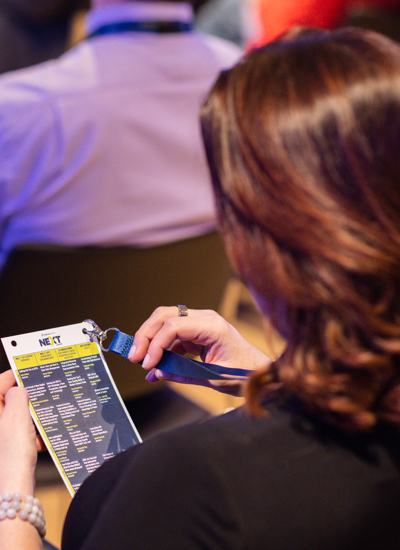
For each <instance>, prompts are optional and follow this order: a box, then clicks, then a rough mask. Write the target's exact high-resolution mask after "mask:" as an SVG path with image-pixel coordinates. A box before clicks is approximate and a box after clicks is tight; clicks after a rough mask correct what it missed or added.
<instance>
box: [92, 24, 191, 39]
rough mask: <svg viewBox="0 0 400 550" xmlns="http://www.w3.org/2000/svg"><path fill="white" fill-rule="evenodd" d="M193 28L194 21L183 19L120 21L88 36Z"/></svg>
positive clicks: (183, 30)
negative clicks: (187, 21) (185, 21)
mask: <svg viewBox="0 0 400 550" xmlns="http://www.w3.org/2000/svg"><path fill="white" fill-rule="evenodd" d="M192 30H193V25H192V23H184V22H182V21H120V22H119V23H110V24H108V25H104V26H102V27H99V28H98V29H96V30H95V31H93V32H92V33H90V34H89V35H88V36H87V38H94V37H96V36H104V35H107V34H121V33H125V32H153V33H157V34H173V33H180V32H190V31H192Z"/></svg>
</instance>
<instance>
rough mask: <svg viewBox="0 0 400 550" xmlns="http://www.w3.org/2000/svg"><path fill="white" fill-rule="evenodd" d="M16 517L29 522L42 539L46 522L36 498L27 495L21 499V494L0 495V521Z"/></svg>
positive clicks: (40, 504) (7, 493) (6, 493)
mask: <svg viewBox="0 0 400 550" xmlns="http://www.w3.org/2000/svg"><path fill="white" fill-rule="evenodd" d="M17 515H18V517H19V518H20V519H22V520H24V521H29V523H31V524H32V525H33V526H34V527H36V529H37V530H38V531H39V535H40V536H41V537H42V538H43V537H44V536H45V535H46V521H45V519H44V513H43V506H42V503H41V502H40V500H39V499H38V498H35V497H34V496H32V495H28V496H26V497H25V498H22V495H21V493H14V494H13V495H12V494H11V493H9V492H5V493H3V494H0V521H2V520H3V519H14V518H16V517H17Z"/></svg>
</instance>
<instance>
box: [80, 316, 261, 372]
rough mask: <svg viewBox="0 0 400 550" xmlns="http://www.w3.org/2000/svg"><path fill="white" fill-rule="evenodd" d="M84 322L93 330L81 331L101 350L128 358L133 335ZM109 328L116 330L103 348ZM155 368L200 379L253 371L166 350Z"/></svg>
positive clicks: (88, 320)
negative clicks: (199, 359)
mask: <svg viewBox="0 0 400 550" xmlns="http://www.w3.org/2000/svg"><path fill="white" fill-rule="evenodd" d="M86 322H87V323H90V324H91V325H92V326H93V330H87V329H83V331H84V332H85V334H88V335H89V336H90V337H95V338H97V339H98V340H99V341H100V346H101V349H102V350H103V351H112V352H114V353H117V354H118V355H121V356H122V357H125V358H128V356H129V352H130V350H131V348H132V346H133V342H134V338H133V336H129V335H128V334H125V333H124V332H121V331H120V330H119V329H117V328H109V329H107V330H105V331H102V330H101V329H100V328H99V327H98V325H96V323H95V322H94V321H91V320H90V319H87V320H86ZM110 330H113V331H114V330H115V331H116V332H115V335H114V338H113V339H112V341H111V344H110V346H109V347H108V348H105V347H104V346H103V341H104V340H105V339H106V338H107V333H108V332H109V331H110ZM157 369H160V370H162V371H164V372H169V373H170V374H176V375H179V376H187V377H188V378H197V379H201V380H244V379H245V378H247V377H248V376H249V375H250V374H251V373H252V372H253V371H251V370H247V369H236V368H229V367H222V366H221V365H212V364H210V363H203V362H201V361H196V360H195V359H189V357H184V356H183V355H179V354H177V353H174V352H173V351H167V350H166V351H164V354H163V356H162V358H161V361H160V362H159V363H158V365H157Z"/></svg>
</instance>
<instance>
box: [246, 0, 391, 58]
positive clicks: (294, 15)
mask: <svg viewBox="0 0 400 550" xmlns="http://www.w3.org/2000/svg"><path fill="white" fill-rule="evenodd" d="M360 4H362V5H370V6H383V7H387V8H392V7H393V8H394V7H398V6H399V1H398V0H363V2H360V1H355V0H278V1H277V0H255V3H254V5H253V10H254V17H255V20H256V26H257V27H258V29H257V32H256V36H255V37H254V39H253V40H252V41H251V44H250V45H249V48H251V47H256V46H261V45H262V44H266V43H267V42H271V41H272V40H274V39H275V38H277V37H278V36H279V35H280V34H282V33H283V32H285V31H287V30H289V29H291V28H292V27H296V26H299V25H300V26H308V27H318V28H323V29H332V28H335V27H337V26H338V25H340V23H341V22H342V20H343V19H344V18H345V15H346V13H347V10H348V9H350V8H351V7H354V6H357V5H360Z"/></svg>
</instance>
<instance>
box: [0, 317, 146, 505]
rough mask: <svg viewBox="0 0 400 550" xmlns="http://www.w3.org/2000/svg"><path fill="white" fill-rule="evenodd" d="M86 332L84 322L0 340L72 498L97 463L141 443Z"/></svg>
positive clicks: (95, 344) (97, 345)
mask: <svg viewBox="0 0 400 550" xmlns="http://www.w3.org/2000/svg"><path fill="white" fill-rule="evenodd" d="M91 328H92V325H91V323H90V322H87V321H85V322H83V323H78V324H75V325H69V326H64V327H59V328H54V329H49V330H44V331H38V332H31V333H28V334H21V335H19V336H10V337H7V338H2V339H1V341H2V343H3V346H4V349H5V351H6V354H7V357H8V360H9V362H10V365H11V368H12V369H13V371H14V374H15V377H16V379H17V382H18V385H20V386H23V387H25V388H26V389H27V391H28V394H29V399H30V409H31V413H32V416H33V419H34V421H35V424H36V426H37V429H38V431H39V433H40V434H41V436H42V438H43V441H44V442H45V444H46V446H47V449H48V451H49V453H50V455H51V457H52V458H53V460H54V463H55V465H56V466H57V468H58V470H59V472H60V474H61V477H62V479H63V481H64V483H65V484H66V486H67V488H68V490H69V492H70V493H71V495H72V496H73V495H74V494H75V493H76V491H77V490H78V488H79V487H80V485H81V484H82V483H83V481H84V480H85V479H86V477H87V476H88V475H89V474H90V473H91V472H93V471H94V470H96V469H97V468H98V467H99V466H100V464H102V463H103V462H105V461H106V460H108V459H109V458H111V457H112V456H114V455H116V454H118V453H119V452H121V451H123V450H125V449H127V448H129V447H131V446H132V445H135V444H137V443H140V442H141V438H140V436H139V434H138V432H137V430H136V427H135V425H134V424H133V422H132V420H131V418H130V416H129V414H128V411H127V410H126V407H125V405H124V403H123V401H122V399H121V396H120V395H119V393H118V390H117V388H116V386H115V384H114V381H113V379H112V377H111V374H110V371H109V369H108V366H107V364H106V362H105V360H104V356H103V354H102V351H101V349H100V347H99V344H98V342H97V341H95V340H94V339H93V337H91V336H90V335H89V334H88V332H87V331H88V330H90V329H91Z"/></svg>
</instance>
